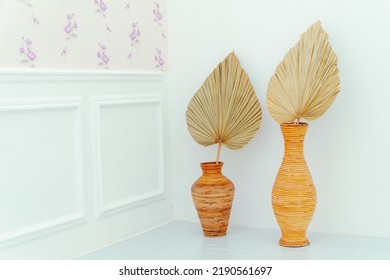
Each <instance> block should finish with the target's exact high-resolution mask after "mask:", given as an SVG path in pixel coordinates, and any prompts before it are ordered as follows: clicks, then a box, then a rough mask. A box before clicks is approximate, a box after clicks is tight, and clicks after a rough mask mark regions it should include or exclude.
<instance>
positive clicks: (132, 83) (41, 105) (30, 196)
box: [0, 69, 172, 259]
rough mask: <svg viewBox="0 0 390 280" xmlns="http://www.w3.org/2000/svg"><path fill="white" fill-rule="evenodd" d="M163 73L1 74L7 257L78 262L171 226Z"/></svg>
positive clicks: (1, 188)
mask: <svg viewBox="0 0 390 280" xmlns="http://www.w3.org/2000/svg"><path fill="white" fill-rule="evenodd" d="M165 88H166V86H165V80H164V75H163V74H162V73H161V72H132V73H130V72H118V71H111V72H102V71H73V70H72V71H54V70H53V69H51V70H38V69H33V70H18V69H12V70H4V69H3V70H2V71H1V72H0V130H1V137H0V153H1V157H0V169H1V170H2V172H1V176H0V220H1V221H2V222H1V223H0V258H1V259H70V258H75V257H77V256H80V255H82V254H85V253H88V252H90V251H93V250H96V249H98V248H101V247H104V246H107V245H110V244H112V243H115V242H118V241H120V240H122V239H126V238H129V237H131V236H134V235H136V234H139V233H142V232H144V231H146V230H149V229H151V228H154V227H157V226H159V225H162V224H164V223H167V222H169V221H171V220H172V211H171V209H172V207H171V205H172V202H171V201H170V199H169V196H170V195H169V188H168V187H166V184H165V179H164V165H165V164H164V153H163V145H164V142H166V139H164V133H163V114H164V113H163V111H164V110H163V107H164V102H163V100H164V92H165Z"/></svg>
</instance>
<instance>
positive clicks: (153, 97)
mask: <svg viewBox="0 0 390 280" xmlns="http://www.w3.org/2000/svg"><path fill="white" fill-rule="evenodd" d="M161 102H162V97H161V94H147V95H145V94H142V95H135V96H97V97H92V98H91V107H92V108H91V113H92V145H93V153H94V155H93V158H94V184H95V186H96V188H97V195H96V198H97V218H98V219H99V218H102V217H105V216H108V215H111V214H114V213H118V212H121V211H125V210H128V209H131V208H134V207H138V206H141V205H145V204H148V203H152V202H154V201H157V200H160V199H163V198H164V197H165V190H164V178H163V172H164V169H163V140H162V139H163V136H162V131H163V130H162V110H161ZM140 104H155V105H156V106H157V112H156V114H157V116H156V122H158V123H157V126H158V139H156V141H158V174H157V176H158V178H159V180H158V186H156V187H157V188H156V190H153V191H150V192H146V193H142V194H139V195H136V196H132V197H126V198H124V199H121V200H117V201H115V202H110V203H104V194H103V188H104V186H103V179H102V155H101V149H102V147H101V142H100V133H101V131H100V122H101V116H100V111H101V109H102V108H103V107H106V106H116V105H133V106H136V105H140Z"/></svg>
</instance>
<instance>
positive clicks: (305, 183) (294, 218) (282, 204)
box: [272, 123, 316, 247]
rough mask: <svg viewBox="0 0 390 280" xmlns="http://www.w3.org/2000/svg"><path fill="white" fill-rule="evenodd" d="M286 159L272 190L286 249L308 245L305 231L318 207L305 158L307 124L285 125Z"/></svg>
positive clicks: (283, 126) (283, 128) (283, 130)
mask: <svg viewBox="0 0 390 280" xmlns="http://www.w3.org/2000/svg"><path fill="white" fill-rule="evenodd" d="M280 127H281V130H282V134H283V138H284V156H283V161H282V164H281V166H280V168H279V171H278V174H277V176H276V179H275V183H274V186H273V189H272V207H273V210H274V214H275V217H276V220H277V222H278V224H279V227H280V229H281V232H282V237H281V238H280V241H279V244H280V245H281V246H285V247H302V246H307V245H309V244H310V243H309V240H308V239H307V237H306V230H307V228H308V226H309V224H310V222H311V219H312V217H313V214H314V210H315V207H316V190H315V186H314V183H313V179H312V177H311V175H310V171H309V169H308V167H307V164H306V160H305V158H304V152H303V143H304V138H305V135H306V130H307V127H308V124H307V123H298V124H296V123H282V124H281V125H280Z"/></svg>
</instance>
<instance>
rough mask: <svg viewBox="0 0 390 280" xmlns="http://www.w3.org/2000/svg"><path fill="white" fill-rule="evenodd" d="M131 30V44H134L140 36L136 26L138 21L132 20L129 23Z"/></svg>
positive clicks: (138, 40)
mask: <svg viewBox="0 0 390 280" xmlns="http://www.w3.org/2000/svg"><path fill="white" fill-rule="evenodd" d="M131 27H132V30H131V32H130V34H129V37H130V40H131V45H132V46H134V45H135V44H137V43H140V37H141V32H140V31H139V28H138V22H133V23H132V24H131Z"/></svg>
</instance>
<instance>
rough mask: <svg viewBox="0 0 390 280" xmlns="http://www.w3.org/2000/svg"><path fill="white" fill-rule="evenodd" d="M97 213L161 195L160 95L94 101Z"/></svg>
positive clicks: (137, 204) (107, 212)
mask: <svg viewBox="0 0 390 280" xmlns="http://www.w3.org/2000/svg"><path fill="white" fill-rule="evenodd" d="M92 106H93V109H92V112H93V118H92V119H93V120H94V125H93V128H94V132H93V134H92V139H93V141H94V147H95V149H94V151H95V157H94V158H95V172H94V174H95V180H96V181H95V182H96V184H97V186H98V193H97V206H98V216H99V217H102V216H106V215H108V214H112V213H116V212H118V211H121V210H126V209H129V208H131V207H135V206H139V205H142V204H145V203H149V202H151V201H154V200H157V199H161V198H163V197H164V180H163V158H162V149H163V146H162V143H163V142H162V112H161V95H159V94H148V95H132V96H114V97H110V96H103V97H95V98H93V99H92Z"/></svg>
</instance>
